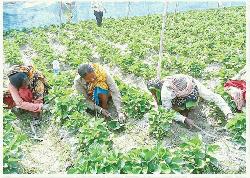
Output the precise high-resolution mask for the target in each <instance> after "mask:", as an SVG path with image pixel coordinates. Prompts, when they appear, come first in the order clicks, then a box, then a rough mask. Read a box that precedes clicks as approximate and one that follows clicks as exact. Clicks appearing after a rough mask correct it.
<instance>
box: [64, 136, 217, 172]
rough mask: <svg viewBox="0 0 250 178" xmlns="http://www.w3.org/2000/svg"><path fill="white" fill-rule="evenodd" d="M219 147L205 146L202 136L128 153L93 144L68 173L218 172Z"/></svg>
mask: <svg viewBox="0 0 250 178" xmlns="http://www.w3.org/2000/svg"><path fill="white" fill-rule="evenodd" d="M217 150H218V146H217V145H204V144H203V143H202V140H201V138H200V137H195V138H193V139H191V140H186V141H185V142H184V143H183V144H181V146H180V147H177V148H175V149H168V148H165V147H163V146H162V145H160V144H159V145H157V146H155V147H153V148H136V149H133V150H131V151H129V152H128V153H119V152H118V151H117V150H109V147H108V146H106V145H102V144H99V143H93V144H91V145H90V146H89V149H88V151H87V152H86V154H84V155H83V154H81V155H79V158H78V160H77V164H76V165H75V166H74V167H72V168H70V169H69V170H68V173H69V174H75V173H78V174H83V173H97V174H103V173H104V174H108V173H110V174H112V173H113V174H114V173H121V174H153V173H161V174H170V173H194V174H197V173H207V172H209V171H210V173H211V172H212V173H216V172H217V171H218V161H217V159H216V158H214V157H213V156H212V154H213V153H214V152H215V151H217Z"/></svg>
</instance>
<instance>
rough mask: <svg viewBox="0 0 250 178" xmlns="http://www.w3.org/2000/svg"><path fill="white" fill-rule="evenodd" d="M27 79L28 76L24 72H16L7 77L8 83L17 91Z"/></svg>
mask: <svg viewBox="0 0 250 178" xmlns="http://www.w3.org/2000/svg"><path fill="white" fill-rule="evenodd" d="M27 79H28V75H27V74H26V73H24V72H18V73H16V74H13V75H11V76H9V80H10V83H11V84H12V85H13V86H14V87H16V88H17V89H19V88H20V87H21V86H22V85H23V83H24V81H26V80H27Z"/></svg>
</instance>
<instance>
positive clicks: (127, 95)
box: [116, 79, 152, 119]
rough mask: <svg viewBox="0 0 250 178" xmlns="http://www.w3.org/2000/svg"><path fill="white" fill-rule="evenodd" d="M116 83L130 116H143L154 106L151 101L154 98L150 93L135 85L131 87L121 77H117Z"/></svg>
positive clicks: (137, 117) (136, 117)
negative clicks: (140, 89)
mask: <svg viewBox="0 0 250 178" xmlns="http://www.w3.org/2000/svg"><path fill="white" fill-rule="evenodd" d="M116 83H117V85H118V87H119V90H120V92H121V95H122V102H123V106H124V110H125V112H126V114H127V115H128V117H129V118H135V119H139V118H142V117H143V115H144V114H146V113H147V112H148V111H149V110H150V109H151V108H152V104H151V103H150V101H152V98H151V97H150V95H149V94H147V93H145V92H143V91H139V90H138V89H136V88H134V87H129V86H128V85H126V84H124V83H122V82H121V81H120V80H119V79H116Z"/></svg>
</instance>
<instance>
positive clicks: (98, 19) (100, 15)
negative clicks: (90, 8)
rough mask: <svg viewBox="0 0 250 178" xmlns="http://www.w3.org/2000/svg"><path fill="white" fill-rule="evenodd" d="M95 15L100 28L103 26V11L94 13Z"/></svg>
mask: <svg viewBox="0 0 250 178" xmlns="http://www.w3.org/2000/svg"><path fill="white" fill-rule="evenodd" d="M94 15H95V17H96V22H97V25H98V26H99V27H100V26H101V25H102V16H103V12H102V11H94Z"/></svg>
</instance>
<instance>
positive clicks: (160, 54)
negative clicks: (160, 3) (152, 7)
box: [157, 1, 168, 79]
mask: <svg viewBox="0 0 250 178" xmlns="http://www.w3.org/2000/svg"><path fill="white" fill-rule="evenodd" d="M167 7H168V2H167V1H165V7H164V12H163V17H162V29H161V38H160V51H159V61H158V67H157V78H158V79H160V78H161V61H162V56H163V54H162V53H163V38H164V31H165V26H166V16H167Z"/></svg>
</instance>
